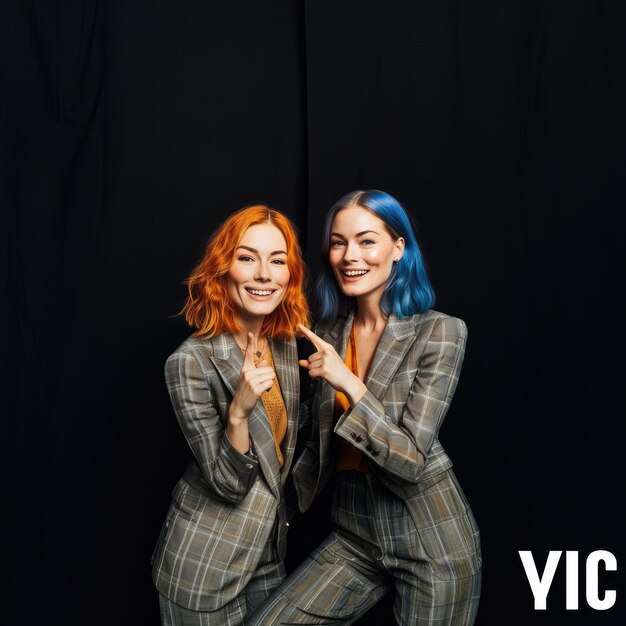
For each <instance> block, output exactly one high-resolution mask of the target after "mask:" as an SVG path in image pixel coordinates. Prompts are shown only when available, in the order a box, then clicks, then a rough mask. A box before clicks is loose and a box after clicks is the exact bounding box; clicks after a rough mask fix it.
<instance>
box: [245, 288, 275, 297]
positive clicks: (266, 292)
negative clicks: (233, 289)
mask: <svg viewBox="0 0 626 626" xmlns="http://www.w3.org/2000/svg"><path fill="white" fill-rule="evenodd" d="M248 291H249V292H250V293H251V294H252V295H253V296H271V295H272V294H273V293H274V292H273V291H272V290H271V289H268V290H261V289H248Z"/></svg>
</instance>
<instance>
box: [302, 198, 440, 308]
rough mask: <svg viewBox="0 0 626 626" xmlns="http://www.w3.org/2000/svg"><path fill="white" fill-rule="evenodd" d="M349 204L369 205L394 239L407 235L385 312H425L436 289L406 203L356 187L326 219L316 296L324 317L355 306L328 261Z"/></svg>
mask: <svg viewBox="0 0 626 626" xmlns="http://www.w3.org/2000/svg"><path fill="white" fill-rule="evenodd" d="M348 206H358V207H361V208H364V209H367V210H368V211H370V212H371V213H373V214H374V215H376V216H377V217H379V218H380V219H381V220H382V221H383V222H384V223H385V226H386V227H387V231H388V232H389V234H390V235H391V236H392V237H393V238H394V240H395V239H398V238H399V237H402V238H403V239H404V255H403V256H402V258H401V259H400V261H398V262H397V263H394V264H393V267H392V270H391V274H390V275H389V279H388V281H387V286H386V288H385V291H384V293H383V297H382V300H381V309H382V312H383V314H384V315H386V316H389V315H390V314H391V313H393V314H394V315H395V316H396V317H400V318H402V317H409V316H410V315H414V314H415V313H423V312H424V311H427V310H428V309H430V308H432V306H433V305H434V303H435V292H434V291H433V288H432V286H431V284H430V280H429V279H428V274H427V273H426V266H425V264H424V258H423V256H422V252H421V250H420V248H419V246H418V245H417V239H416V237H415V231H414V229H413V226H412V225H411V220H410V218H409V215H408V214H407V212H406V210H405V209H404V207H403V206H402V205H401V204H400V203H399V202H398V201H397V200H396V199H395V198H394V197H393V196H391V195H389V194H388V193H385V192H384V191H378V190H377V189H370V190H368V191H353V192H352V193H349V194H347V195H345V196H343V198H341V199H339V200H338V201H337V202H336V203H335V204H334V205H333V206H332V207H331V209H330V211H329V212H328V215H327V216H326V222H325V223H324V234H323V240H322V263H323V268H322V273H321V274H320V276H319V277H318V279H317V283H316V285H315V292H314V298H315V299H316V300H317V305H318V306H317V309H318V313H319V316H320V318H321V319H323V320H328V319H335V318H336V317H337V316H338V315H342V314H343V315H345V314H346V313H348V312H349V311H350V310H351V309H353V308H354V299H353V298H350V297H348V296H345V295H344V294H343V292H342V291H341V290H340V289H339V286H338V285H337V280H336V279H335V275H334V273H333V271H332V268H331V267H330V263H329V262H328V254H329V251H330V233H331V227H332V223H333V220H334V219H335V215H337V213H339V211H341V210H342V209H345V208H346V207H348Z"/></svg>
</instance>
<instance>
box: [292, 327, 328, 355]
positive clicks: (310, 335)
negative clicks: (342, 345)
mask: <svg viewBox="0 0 626 626" xmlns="http://www.w3.org/2000/svg"><path fill="white" fill-rule="evenodd" d="M298 328H299V329H300V332H301V333H302V334H303V335H304V336H305V337H306V338H307V339H308V340H309V341H310V342H311V343H312V344H313V345H314V346H315V347H316V348H317V349H318V350H323V349H324V348H325V347H326V346H327V345H328V344H327V343H326V342H325V341H324V340H323V339H321V338H320V337H318V336H317V335H316V334H315V333H314V332H313V331H312V330H309V329H308V328H307V327H306V326H303V325H302V324H298Z"/></svg>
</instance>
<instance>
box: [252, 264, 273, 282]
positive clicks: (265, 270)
mask: <svg viewBox="0 0 626 626" xmlns="http://www.w3.org/2000/svg"><path fill="white" fill-rule="evenodd" d="M254 280H257V281H259V282H260V283H267V282H269V281H270V280H271V279H270V268H269V264H268V262H267V261H260V262H259V264H258V265H257V267H256V272H255V274H254Z"/></svg>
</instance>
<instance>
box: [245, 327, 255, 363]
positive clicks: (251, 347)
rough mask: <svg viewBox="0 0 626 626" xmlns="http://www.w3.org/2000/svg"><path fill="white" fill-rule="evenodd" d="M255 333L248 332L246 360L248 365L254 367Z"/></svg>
mask: <svg viewBox="0 0 626 626" xmlns="http://www.w3.org/2000/svg"><path fill="white" fill-rule="evenodd" d="M253 354H254V333H248V341H247V342H246V356H245V358H244V361H245V362H246V365H247V366H248V367H254V359H253V358H252V355H253Z"/></svg>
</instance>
